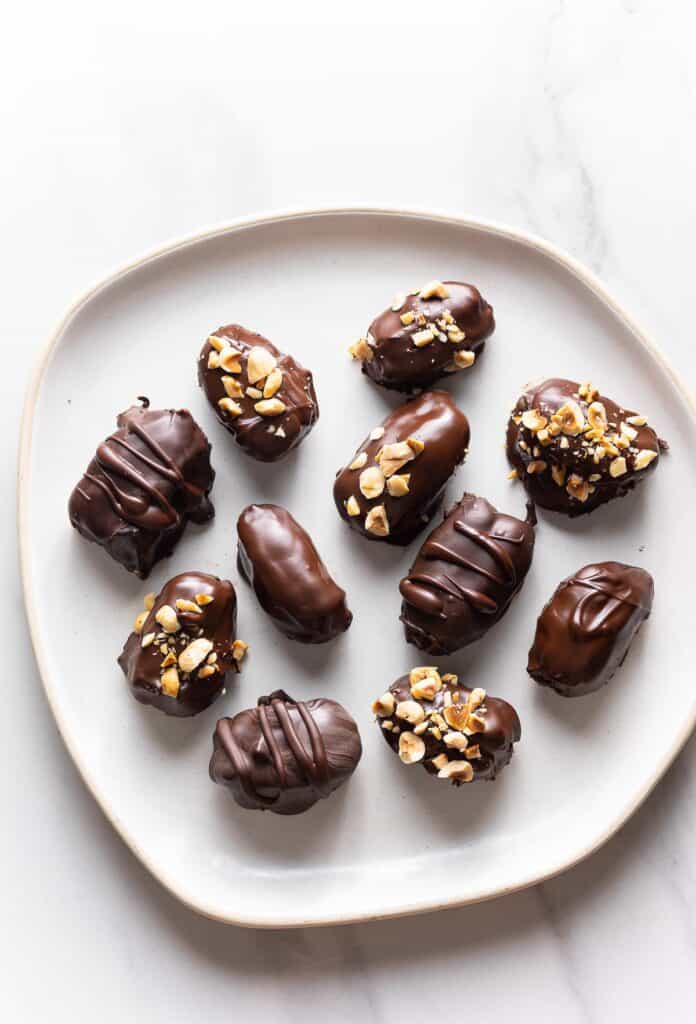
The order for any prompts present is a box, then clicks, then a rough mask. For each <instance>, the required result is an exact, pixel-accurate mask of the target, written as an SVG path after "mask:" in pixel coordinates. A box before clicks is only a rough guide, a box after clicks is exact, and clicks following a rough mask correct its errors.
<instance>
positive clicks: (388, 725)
mask: <svg viewBox="0 0 696 1024" xmlns="http://www.w3.org/2000/svg"><path fill="white" fill-rule="evenodd" d="M381 724H382V728H383V729H384V731H385V732H392V731H393V729H394V723H393V722H392V720H391V718H386V719H385V720H384V721H383V722H382V723H381Z"/></svg>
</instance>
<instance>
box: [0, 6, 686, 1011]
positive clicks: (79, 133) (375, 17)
mask: <svg viewBox="0 0 696 1024" xmlns="http://www.w3.org/2000/svg"><path fill="white" fill-rule="evenodd" d="M39 6H41V5H39ZM174 6H175V5H171V4H170V5H165V4H163V3H151V4H150V5H146V4H142V3H140V4H133V3H131V2H130V0H124V2H122V3H120V4H118V5H94V4H87V3H82V2H80V3H76V2H68V3H67V4H61V5H51V6H50V7H48V5H45V9H44V10H37V8H36V7H35V6H33V5H32V6H29V5H25V6H24V8H20V7H15V9H14V10H13V12H12V15H11V18H10V21H9V24H7V23H6V25H5V29H6V31H5V33H4V37H3V39H2V40H1V41H0V55H1V58H2V59H0V79H1V81H2V88H0V110H1V111H2V121H1V123H2V126H3V142H4V146H3V150H4V153H3V159H2V161H0V181H1V182H2V186H3V195H4V198H5V201H4V203H3V205H2V212H1V213H0V224H1V226H2V231H1V232H0V246H1V247H2V250H3V267H4V283H5V288H4V289H3V304H2V327H3V329H2V334H1V335H0V337H1V342H2V352H3V360H4V366H5V371H4V373H3V374H2V375H1V376H0V390H1V393H2V402H1V403H0V415H1V416H2V432H1V434H0V436H1V437H2V454H3V459H2V477H3V493H5V494H6V495H7V496H8V500H11V495H12V492H13V490H14V468H15V453H16V444H17V436H18V429H19V419H20V415H21V406H22V398H23V391H24V388H25V386H26V383H27V380H28V376H29V373H30V370H31V365H32V363H33V360H34V357H35V355H36V354H37V352H38V350H39V348H40V346H41V345H42V343H43V342H44V340H45V339H46V337H47V334H48V332H49V331H50V329H51V327H52V326H53V325H54V323H55V322H56V321H57V320H58V318H59V317H60V315H61V314H62V312H63V311H64V309H65V308H66V306H67V305H68V303H69V301H70V300H71V299H72V298H73V297H74V296H75V295H77V294H78V293H79V292H81V291H82V290H83V289H84V288H85V287H86V286H87V285H88V284H90V283H91V282H93V281H95V280H97V279H98V278H99V277H101V276H102V275H103V274H104V273H106V272H107V271H109V270H110V269H111V268H113V267H114V266H116V265H118V264H120V263H122V262H124V261H125V260H127V259H128V258H130V257H132V256H134V255H138V254H139V253H141V252H142V251H143V250H146V249H148V248H150V247H152V246H154V245H156V244H157V243H159V242H161V241H162V240H166V239H168V238H170V237H173V236H180V235H183V234H186V233H187V232H191V231H194V230H195V229H197V228H198V227H200V226H202V225H208V224H212V223H216V222H219V221H224V220H228V219H231V218H233V217H235V216H238V215H241V214H245V213H251V212H254V211H257V210H262V209H269V208H272V207H286V206H303V205H305V206H315V205H319V204H329V203H336V204H341V203H344V202H360V201H364V202H370V203H376V204H380V203H381V204H384V205H404V206H420V207H429V206H435V207H440V208H443V209H446V210H451V211H453V212H461V213H463V214H470V215H473V216H478V217H482V218H489V219H492V220H496V221H501V222H505V223H509V224H511V225H514V226H518V227H521V228H526V229H529V230H532V231H534V232H536V233H538V234H541V235H544V236H546V237H547V238H549V239H550V240H551V241H553V242H555V243H556V244H558V245H560V246H562V247H564V248H566V249H567V250H568V251H569V252H571V253H572V254H573V255H574V256H576V257H577V258H578V259H580V260H581V261H584V262H585V263H586V264H588V265H589V266H590V267H591V268H592V269H593V270H594V271H595V272H597V273H598V274H599V275H600V276H601V278H602V279H603V280H604V281H605V283H606V284H607V286H608V287H609V289H610V290H611V291H613V293H614V294H615V295H616V296H617V298H618V299H619V300H621V301H622V302H623V303H624V305H625V306H626V307H627V308H628V309H629V310H631V311H632V313H633V314H634V316H635V317H636V319H637V320H638V322H639V323H641V324H642V325H643V326H644V327H645V328H647V329H648V331H649V332H651V333H652V334H653V336H654V337H655V338H656V339H657V341H658V343H659V344H660V345H661V346H662V347H663V349H664V351H665V352H666V353H667V355H668V356H669V357H670V358H671V359H672V361H673V362H674V364H675V366H676V367H677V369H678V370H680V371H681V372H682V374H683V375H684V377H685V378H686V380H687V382H688V383H690V384H691V385H692V386H693V385H695V384H696V357H695V356H694V347H693V339H692V327H691V323H690V321H689V319H688V315H686V316H685V315H684V314H685V311H688V309H690V307H691V304H692V302H693V262H694V261H693V252H692V231H693V227H694V225H695V223H696V220H695V214H696V199H695V198H694V195H695V193H694V181H695V180H696V139H695V137H694V132H693V124H694V115H695V113H696V70H695V67H694V63H693V60H692V48H693V42H692V41H693V38H694V29H696V13H695V12H694V9H693V5H690V4H687V3H686V2H678V0H675V2H673V3H671V4H665V3H663V2H659V0H623V2H619V0H585V2H584V3H572V2H571V0H566V2H563V0H528V2H527V3H525V4H519V3H516V2H513V0H510V2H500V3H498V4H490V3H488V2H483V0H469V2H466V3H461V2H459V3H452V4H447V3H444V4H438V3H435V4H432V5H430V6H429V7H427V8H425V9H424V8H423V7H422V6H421V5H418V8H417V9H416V10H414V11H413V12H412V13H408V12H406V11H405V8H406V7H407V5H404V4H398V5H397V4H393V3H386V2H385V3H380V2H379V0H374V2H372V3H370V4H367V3H365V4H363V3H361V2H356V3H354V4H352V5H350V7H351V9H350V12H349V13H348V12H346V13H344V14H342V15H338V14H335V13H334V14H331V13H330V11H329V10H327V8H328V7H329V5H321V4H319V3H308V2H297V3H294V4H292V5H287V7H285V6H282V5H279V4H275V3H267V4H265V5H263V13H259V14H257V15H253V14H252V15H246V16H245V21H244V22H241V21H239V20H235V14H234V7H235V5H234V4H229V3H211V2H207V0H203V2H201V3H199V4H197V5H195V7H194V8H188V14H187V15H185V16H184V15H181V16H179V15H176V14H174V13H173V10H172V9H173V8H174ZM290 8H292V22H290V21H289V20H287V19H288V18H289V14H288V11H289V9H290ZM281 19H286V20H285V21H283V20H281ZM56 456H57V457H60V453H59V452H57V453H56ZM0 554H1V556H2V565H3V579H4V595H3V596H4V607H3V621H4V624H5V625H4V632H3V642H2V648H1V649H2V655H3V659H4V663H5V664H4V665H3V668H4V670H5V671H4V672H3V680H4V690H5V700H4V714H3V715H2V717H1V718H0V743H1V746H2V750H3V755H4V756H3V763H4V770H3V772H2V775H1V780H0V809H1V811H2V819H3V825H4V828H3V832H4V842H3V845H2V850H1V852H0V865H1V867H2V872H1V874H2V901H3V909H4V916H5V927H4V928H3V929H2V936H1V937H0V951H1V958H2V962H3V966H4V968H5V972H4V973H5V980H4V983H3V985H2V990H1V991H0V1008H1V1009H2V1010H3V1011H4V1013H3V1019H6V1020H8V1021H12V1022H15V1021H17V1022H25V1021H31V1022H33V1021H44V1020H47V1019H50V1020H51V1021H56V1022H62V1021H70V1022H76V1021H83V1020H92V1019H98V1020H100V1021H101V1022H103V1024H111V1022H117V1021H118V1022H121V1021H123V1020H135V1021H143V1020H146V1021H148V1022H150V1024H158V1022H165V1021H166V1022H167V1024H172V1022H178V1021H193V1020H205V1021H206V1022H210V1024H214V1022H217V1021H223V1020H224V1021H227V1020H230V1019H237V1020H240V1021H241V1020H245V1019H247V1018H251V1017H252V1015H253V1019H254V1020H256V1021H261V1022H269V1024H270V1022H276V1021H278V1022H286V1021H287V1022H293V1021H300V1020H301V1021H303V1022H310V1024H311V1022H314V1021H316V1022H323V1021H326V1020H330V1021H332V1022H335V1024H341V1022H344V1021H345V1022H349V1021H350V1022H354V1021H355V1020H357V1019H363V1020H366V1021H389V1022H391V1021H397V1020H399V1021H401V1020H409V1019H410V1016H411V1015H412V1014H419V1015H420V1014H421V1013H423V1012H424V1006H428V1007H430V1006H431V1005H433V1006H435V1005H438V1006H447V1005H448V1001H449V1000H453V1001H456V1003H457V1004H458V1005H459V1004H461V1005H462V1006H463V1007H464V1008H465V1012H466V1016H467V1017H468V1016H470V1015H472V1014H473V1016H474V1018H481V1019H487V1018H488V1017H490V1016H491V1015H493V1014H494V1015H495V1017H496V1018H503V1017H507V1018H514V1019H516V1020H518V1021H524V1022H527V1021H529V1022H532V1021H533V1022H540V1021H549V1022H554V1024H557V1022H564V1024H566V1022H569V1024H574V1022H576V1021H577V1022H581V1021H582V1022H585V1021H591V1022H607V1024H608V1022H617V1021H620V1022H623V1021H631V1022H632V1024H640V1022H643V1021H645V1022H648V1021H650V1022H651V1024H653V1022H655V1021H673V1020H678V1019H681V1018H682V1017H683V1018H686V1019H688V1018H689V1016H690V1014H693V1006H694V1003H695V1001H696V975H695V974H694V969H693V965H694V957H695V955H696V868H695V867H694V864H695V863H696V861H695V859H694V840H695V839H696V777H695V776H696V744H695V742H694V741H693V740H692V741H691V742H690V743H689V744H687V747H686V749H685V750H684V751H683V753H682V754H681V756H680V757H679V758H678V760H677V761H676V763H675V765H674V766H673V767H672V769H671V770H670V772H669V774H668V775H667V777H666V778H665V779H664V780H663V782H662V783H661V784H660V785H659V786H658V788H657V789H656V790H655V792H654V793H653V795H652V796H651V798H650V799H649V800H648V801H647V803H646V804H645V805H644V807H643V808H642V809H641V810H640V811H639V812H638V813H637V814H636V816H635V817H634V818H633V819H632V820H631V821H630V822H629V823H628V824H627V825H626V827H625V828H624V829H623V830H622V831H621V832H620V833H619V834H618V835H617V836H616V837H615V838H614V839H612V840H611V841H610V842H609V843H608V844H607V845H606V846H605V847H604V848H603V849H601V850H600V851H599V852H598V853H596V854H595V855H594V856H593V857H592V858H591V859H590V860H588V861H586V862H585V863H583V864H581V865H580V866H578V867H576V868H575V869H574V870H572V871H570V872H568V873H566V874H565V875H563V876H561V877H559V878H556V879H554V880H552V881H550V882H547V883H545V884H544V885H541V886H539V887H537V888H534V889H530V890H527V891H525V892H522V893H518V894H516V895H513V896H509V897H506V898H504V899H500V900H497V901H495V902H492V903H487V904H482V905H479V906H475V907H470V908H465V909H461V910H454V911H449V912H446V913H441V914H433V915H428V916H422V917H414V918H409V919H406V920H401V921H398V920H397V921H391V922H389V921H387V922H381V923H374V924H365V925H358V926H348V927H344V928H329V929H318V930H313V931H291V932H278V933H267V932H250V931H243V930H239V929H235V928H233V927H227V926H224V925H220V924H216V923H213V922H210V921H206V920H204V919H202V918H200V917H197V916H195V915H194V914H192V913H191V912H190V911H188V910H186V909H185V908H184V907H182V906H180V905H179V904H177V903H176V902H175V901H174V900H173V899H172V898H171V897H170V896H169V895H167V893H165V892H164V891H163V890H162V889H161V888H160V887H159V886H158V884H157V883H156V882H154V881H153V880H152V879H151V878H150V877H149V875H147V874H146V872H145V870H144V869H143V868H142V867H141V866H140V865H139V864H138V863H137V862H136V861H135V860H134V858H133V857H132V856H131V854H130V853H129V852H128V851H127V850H126V848H125V847H124V846H123V844H122V843H121V841H120V840H119V839H118V838H117V837H116V835H115V834H114V833H113V832H112V830H111V828H110V826H109V825H108V824H107V823H106V821H105V820H104V818H103V817H102V815H101V813H100V811H99V810H98V809H97V807H96V805H95V804H94V803H93V801H92V800H91V798H90V797H89V795H88V794H87V791H86V790H85V788H84V786H83V785H82V783H81V781H80V779H79V778H78V776H77V774H76V772H75V770H74V768H73V766H72V763H71V762H70V760H69V758H68V755H67V753H66V751H65V750H64V748H63V746H62V743H61V740H60V738H59V736H58V735H57V732H56V729H55V726H54V724H53V721H52V718H51V716H50V713H49V711H48V709H47V707H46V705H45V701H44V697H43V692H42V689H41V685H40V682H39V679H38V675H37V672H36V668H35V664H34V661H33V657H32V653H31V647H30V643H29V639H28V635H27V631H26V625H25V620H24V614H23V607H22V598H21V587H20V582H19V575H18V565H17V551H16V541H15V534H14V517H13V516H12V515H9V516H8V517H7V522H6V527H5V530H4V532H3V536H2V542H1V547H0ZM66 599H69V588H68V587H66ZM57 612H58V613H59V610H57ZM676 639H677V638H675V640H676ZM667 682H668V681H665V680H656V681H655V685H656V687H659V686H661V685H662V684H663V683H667ZM610 767H611V766H610V764H608V768H609V769H610ZM491 992H493V993H494V995H493V997H491ZM428 1013H429V1014H430V1013H431V1011H430V1009H428Z"/></svg>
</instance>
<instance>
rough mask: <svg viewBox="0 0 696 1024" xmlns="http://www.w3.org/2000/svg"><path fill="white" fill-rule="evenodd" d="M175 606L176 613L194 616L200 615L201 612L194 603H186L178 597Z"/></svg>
mask: <svg viewBox="0 0 696 1024" xmlns="http://www.w3.org/2000/svg"><path fill="white" fill-rule="evenodd" d="M175 604H176V610H177V611H178V612H194V613H195V614H200V611H201V610H200V608H199V607H198V605H197V604H196V603H195V602H194V601H187V600H186V599H185V598H183V597H178V598H177V599H176V602H175Z"/></svg>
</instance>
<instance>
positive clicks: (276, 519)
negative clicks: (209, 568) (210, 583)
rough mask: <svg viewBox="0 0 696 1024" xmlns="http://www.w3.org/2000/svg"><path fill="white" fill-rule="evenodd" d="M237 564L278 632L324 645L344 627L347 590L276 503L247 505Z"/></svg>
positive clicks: (239, 531)
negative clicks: (336, 581)
mask: <svg viewBox="0 0 696 1024" xmlns="http://www.w3.org/2000/svg"><path fill="white" fill-rule="evenodd" d="M237 534H238V536H239V544H238V565H239V569H240V572H241V573H242V575H243V576H244V578H245V579H246V580H247V582H248V583H250V584H251V586H252V587H253V588H254V591H255V593H256V596H257V598H258V599H259V604H260V605H261V607H262V608H263V610H264V611H265V612H266V613H267V614H268V615H270V617H271V619H272V620H273V623H274V624H275V625H276V626H277V627H278V629H279V630H280V631H281V633H284V634H285V636H287V637H290V639H291V640H298V641H299V642H300V643H305V644H323V643H326V642H327V641H328V640H333V638H334V637H336V636H338V635H339V634H340V633H343V632H345V630H347V629H348V627H349V626H350V624H351V622H352V621H353V616H352V615H351V613H350V612H349V611H348V608H347V606H346V592H345V590H342V589H341V587H339V586H338V585H337V584H336V583H335V582H334V581H333V579H332V577H331V576H330V575H329V571H328V569H327V568H326V566H325V565H324V563H323V562H322V560H321V558H320V557H319V553H318V551H317V549H316V548H315V547H314V544H313V543H312V538H311V537H310V536H309V534H308V533H307V532H306V530H303V529H302V527H301V526H300V524H299V523H298V522H297V521H296V520H295V519H294V518H293V517H292V516H291V515H290V513H289V512H288V511H287V509H284V508H281V507H280V506H279V505H248V506H247V508H245V509H244V511H243V512H242V514H241V515H240V517H239V520H238V522H237Z"/></svg>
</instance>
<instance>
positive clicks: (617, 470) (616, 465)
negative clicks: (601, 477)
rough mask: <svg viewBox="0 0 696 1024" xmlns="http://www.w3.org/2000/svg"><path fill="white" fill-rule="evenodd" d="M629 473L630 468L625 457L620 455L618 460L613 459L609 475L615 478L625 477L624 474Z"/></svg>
mask: <svg viewBox="0 0 696 1024" xmlns="http://www.w3.org/2000/svg"><path fill="white" fill-rule="evenodd" d="M627 472H628V466H627V465H626V460H625V459H624V457H623V455H620V456H619V457H618V458H617V459H612V460H611V462H610V463H609V473H610V475H611V476H613V477H617V476H623V475H624V473H627Z"/></svg>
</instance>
